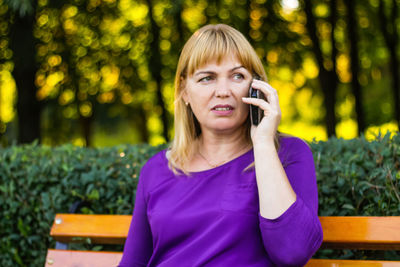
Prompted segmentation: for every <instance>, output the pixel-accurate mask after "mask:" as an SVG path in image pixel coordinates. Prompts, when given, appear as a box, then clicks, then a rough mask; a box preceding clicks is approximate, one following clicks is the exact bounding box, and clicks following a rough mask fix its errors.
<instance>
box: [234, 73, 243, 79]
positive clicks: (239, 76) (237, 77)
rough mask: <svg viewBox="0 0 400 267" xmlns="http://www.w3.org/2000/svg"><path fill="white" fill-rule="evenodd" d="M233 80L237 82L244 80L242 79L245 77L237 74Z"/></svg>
mask: <svg viewBox="0 0 400 267" xmlns="http://www.w3.org/2000/svg"><path fill="white" fill-rule="evenodd" d="M233 78H234V79H235V80H242V79H244V75H243V74H241V73H235V74H234V75H233Z"/></svg>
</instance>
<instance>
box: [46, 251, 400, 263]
mask: <svg viewBox="0 0 400 267" xmlns="http://www.w3.org/2000/svg"><path fill="white" fill-rule="evenodd" d="M121 257H122V252H103V251H102V252H99V251H74V250H55V249H49V250H48V252H47V258H46V264H45V267H65V266H74V267H92V266H96V267H111V266H117V265H118V263H119V261H120V260H121ZM347 266H358V267H398V266H399V263H398V262H390V261H370V260H331V259H311V260H310V261H309V262H308V263H307V264H306V266H305V267H347Z"/></svg>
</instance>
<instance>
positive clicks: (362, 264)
mask: <svg viewBox="0 0 400 267" xmlns="http://www.w3.org/2000/svg"><path fill="white" fill-rule="evenodd" d="M347 266H352V267H354V266H357V267H399V266H400V263H399V262H393V261H371V260H331V259H311V260H310V261H309V262H308V263H307V264H306V265H305V267H347Z"/></svg>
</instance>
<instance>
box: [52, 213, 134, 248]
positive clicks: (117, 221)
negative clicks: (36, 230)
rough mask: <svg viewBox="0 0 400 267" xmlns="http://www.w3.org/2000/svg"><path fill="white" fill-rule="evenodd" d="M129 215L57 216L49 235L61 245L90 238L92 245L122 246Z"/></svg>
mask: <svg viewBox="0 0 400 267" xmlns="http://www.w3.org/2000/svg"><path fill="white" fill-rule="evenodd" d="M131 218H132V216H130V215H85V214H57V215H56V218H55V220H54V223H53V227H52V228H51V231H50V235H51V236H52V237H53V238H54V239H55V240H57V241H59V242H63V243H70V242H78V241H79V240H77V238H90V239H91V241H92V243H93V244H124V242H125V239H126V236H127V235H128V230H129V225H130V222H131Z"/></svg>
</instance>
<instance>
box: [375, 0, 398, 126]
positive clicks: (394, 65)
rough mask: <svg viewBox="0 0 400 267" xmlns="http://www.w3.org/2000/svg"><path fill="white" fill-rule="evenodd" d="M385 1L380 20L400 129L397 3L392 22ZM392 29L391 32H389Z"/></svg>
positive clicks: (380, 6)
mask: <svg viewBox="0 0 400 267" xmlns="http://www.w3.org/2000/svg"><path fill="white" fill-rule="evenodd" d="M383 5H384V4H383V0H380V1H379V20H380V26H381V30H382V34H383V37H384V39H385V42H386V45H387V47H388V50H389V54H390V57H389V61H390V70H391V73H392V91H393V96H394V115H395V119H396V122H397V127H398V129H400V81H399V60H398V58H397V53H396V48H397V46H398V33H397V25H396V18H397V9H398V7H397V2H396V0H392V7H391V11H392V12H391V18H390V22H388V19H387V18H386V15H385V12H384V6H383ZM388 26H389V27H390V28H391V32H389V30H388Z"/></svg>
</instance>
